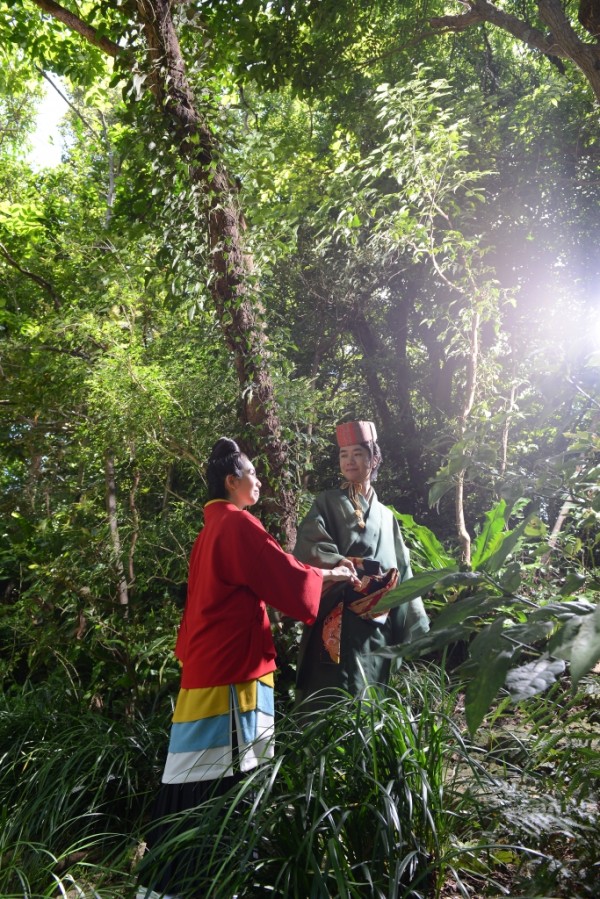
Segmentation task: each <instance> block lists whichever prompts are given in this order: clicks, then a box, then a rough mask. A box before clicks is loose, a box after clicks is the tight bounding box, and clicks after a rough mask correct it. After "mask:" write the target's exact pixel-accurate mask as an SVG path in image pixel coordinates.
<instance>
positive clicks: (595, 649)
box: [549, 606, 600, 686]
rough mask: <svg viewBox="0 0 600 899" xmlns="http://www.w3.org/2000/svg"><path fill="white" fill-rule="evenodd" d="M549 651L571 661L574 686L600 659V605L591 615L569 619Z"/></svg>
mask: <svg viewBox="0 0 600 899" xmlns="http://www.w3.org/2000/svg"><path fill="white" fill-rule="evenodd" d="M549 651H550V652H551V653H552V654H553V655H555V656H558V658H561V659H566V660H567V661H568V662H569V663H570V669H571V680H572V682H573V686H576V684H577V683H578V682H579V681H580V680H581V678H582V677H583V675H584V674H587V673H588V671H591V669H592V668H593V667H594V665H595V664H596V662H598V661H600V606H595V607H594V611H593V612H592V613H591V614H589V615H577V616H574V617H573V618H571V619H570V620H569V621H567V622H566V623H565V624H564V626H563V627H562V628H561V630H560V631H559V632H558V634H557V635H556V637H555V638H554V640H553V641H552V642H551V644H550V647H549Z"/></svg>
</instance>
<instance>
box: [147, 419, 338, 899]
mask: <svg viewBox="0 0 600 899" xmlns="http://www.w3.org/2000/svg"><path fill="white" fill-rule="evenodd" d="M206 475H207V482H208V493H209V498H210V501H209V502H208V503H207V504H206V506H205V509H204V527H203V529H202V531H201V532H200V534H199V536H198V537H197V539H196V542H195V544H194V547H193V549H192V554H191V557H190V568H189V578H188V594H187V601H186V606H185V610H184V613H183V618H182V621H181V626H180V628H179V634H178V637H177V645H176V649H175V652H176V655H177V657H178V659H179V660H180V662H181V665H182V674H181V688H180V691H179V695H178V698H177V704H176V707H175V713H174V715H173V724H172V727H171V736H170V741H169V752H168V756H167V762H166V765H165V770H164V773H163V777H162V785H161V789H160V793H159V795H158V797H157V800H156V802H155V805H154V810H153V819H154V820H155V821H156V822H157V823H156V824H154V825H153V827H152V829H151V832H150V834H149V836H148V839H147V846H148V849H149V850H150V854H152V853H153V854H157V852H158V848H159V844H160V843H161V842H162V841H164V840H165V839H166V838H167V837H168V836H170V835H171V832H170V828H169V826H168V825H167V826H162V825H161V823H160V819H162V818H164V817H165V816H167V815H171V814H174V813H176V812H181V811H185V810H186V809H191V808H194V807H196V806H198V805H199V804H200V803H202V802H204V801H206V799H208V798H210V797H211V796H215V795H217V794H222V793H223V792H225V791H226V790H227V789H229V787H230V786H232V785H233V784H234V783H235V781H236V779H238V778H239V777H240V776H241V774H242V773H244V772H247V771H250V770H251V769H252V768H254V767H256V766H257V765H259V764H261V762H264V761H266V760H267V759H269V758H271V757H272V756H273V748H274V747H273V716H274V701H273V672H274V671H275V668H276V664H275V647H274V645H273V639H272V636H271V627H270V623H269V618H268V615H267V610H266V604H269V605H271V606H273V608H275V609H277V610H279V611H280V612H282V613H283V614H284V615H288V616H290V617H292V618H295V619H296V620H299V621H303V622H305V623H306V624H312V623H313V622H314V621H315V619H316V615H317V611H318V608H319V602H320V597H321V590H322V587H323V583H327V582H332V583H333V582H340V581H348V582H353V581H355V577H354V575H353V573H352V571H351V570H350V569H349V567H348V566H347V565H344V564H341V565H339V566H337V567H335V568H333V569H332V570H328V569H321V568H314V567H312V566H310V565H305V564H303V563H302V562H299V561H298V560H297V559H295V558H294V557H293V556H292V555H290V554H288V553H286V552H284V551H283V550H282V549H281V547H280V546H279V544H278V543H277V542H276V541H275V540H274V539H273V538H272V537H271V536H270V535H269V534H268V533H267V532H266V531H265V529H264V527H263V526H262V524H261V523H260V522H259V521H258V519H257V518H255V517H254V516H253V515H251V514H250V513H249V512H247V511H245V510H246V508H247V507H248V506H253V505H254V504H255V503H256V502H257V500H258V498H259V496H260V486H261V485H260V481H259V480H258V477H257V476H256V471H255V469H254V466H253V465H252V462H251V461H250V460H249V459H248V457H247V456H245V455H244V454H243V453H242V452H241V451H240V449H239V447H238V445H237V443H235V441H233V440H229V439H228V438H226V437H222V438H221V439H220V440H218V441H217V443H216V444H215V445H214V447H213V449H212V452H211V455H210V458H209V460H208V465H207V472H206ZM148 861H149V858H146V859H145V864H146V863H147V862H148ZM184 868H187V865H186V864H185V863H184V864H181V863H179V865H175V864H169V865H166V866H165V865H164V864H163V865H162V866H161V873H160V877H159V878H158V879H156V880H155V882H154V883H153V884H152V886H153V889H149V888H148V889H147V888H143V887H142V888H140V889H139V890H138V894H137V897H138V899H151V897H153V896H155V897H158V896H163V897H164V899H169V896H172V891H174V890H175V891H179V890H181V889H182V886H181V885H182V883H183V881H184V880H185V879H186V878H185V876H183V874H184V870H183V869H184ZM188 876H189V875H188ZM165 890H168V891H169V892H168V893H167V892H165ZM157 891H158V892H157Z"/></svg>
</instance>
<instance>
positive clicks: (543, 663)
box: [506, 655, 565, 702]
mask: <svg viewBox="0 0 600 899" xmlns="http://www.w3.org/2000/svg"><path fill="white" fill-rule="evenodd" d="M564 670H565V663H564V661H563V660H562V659H553V658H551V657H550V656H548V655H544V656H542V657H541V658H540V659H536V660H535V662H528V663H527V664H526V665H520V666H519V667H518V668H513V669H512V670H511V671H509V672H508V674H507V675H506V689H507V690H508V692H509V693H510V695H511V697H512V699H513V702H518V701H519V700H521V699H528V698H529V697H530V696H535V695H536V694H537V693H543V692H544V690H547V689H548V687H550V686H552V684H553V683H554V682H555V681H556V679H557V678H558V676H559V675H561V674H562V673H563V671H564Z"/></svg>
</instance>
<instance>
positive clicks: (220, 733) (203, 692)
mask: <svg viewBox="0 0 600 899" xmlns="http://www.w3.org/2000/svg"><path fill="white" fill-rule="evenodd" d="M273 683H274V682H273V674H272V673H270V674H266V675H264V676H263V677H261V678H259V679H258V680H251V681H246V682H245V683H241V684H231V685H226V686H221V687H201V688H196V689H191V690H184V689H181V690H180V691H179V695H178V697H177V704H176V706H175V712H174V715H173V723H172V725H171V737H170V740H169V753H168V756H167V761H166V764H165V769H164V772H163V776H162V782H163V783H164V784H184V783H193V782H196V781H208V780H217V779H219V778H222V777H229V776H231V775H233V774H234V773H235V771H236V768H237V770H239V771H241V772H246V771H250V770H251V769H252V768H255V767H256V766H257V765H259V764H261V762H264V761H266V760H267V759H270V758H272V757H273V751H274V740H273V736H274V728H273V721H274V695H273V694H274V690H273ZM234 736H235V744H236V750H237V751H236V755H237V758H234V739H233V737H234Z"/></svg>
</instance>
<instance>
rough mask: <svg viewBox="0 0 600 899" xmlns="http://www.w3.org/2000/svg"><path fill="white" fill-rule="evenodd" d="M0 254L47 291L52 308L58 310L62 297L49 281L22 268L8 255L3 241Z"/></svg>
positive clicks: (0, 244)
mask: <svg viewBox="0 0 600 899" xmlns="http://www.w3.org/2000/svg"><path fill="white" fill-rule="evenodd" d="M0 256H3V257H4V258H5V259H6V261H7V262H8V263H9V265H12V267H13V268H16V270H17V271H18V272H21V274H22V275H25V277H26V278H30V279H31V280H32V281H35V283H36V284H38V285H39V286H40V287H42V288H43V289H44V290H45V291H47V292H48V293H49V294H50V296H51V298H52V302H53V304H54V308H55V309H56V311H57V312H58V311H59V309H60V307H61V303H62V298H61V297H60V295H59V294H58V293H57V292H56V291H55V289H54V287H53V286H52V284H50V282H49V281H46V279H45V278H42V276H41V275H36V273H35V272H30V271H29V269H26V268H23V266H22V265H19V263H18V262H17V260H16V259H15V258H14V257H13V256H11V255H10V253H9V252H8V250H7V249H6V247H5V246H4V244H3V243H0Z"/></svg>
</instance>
